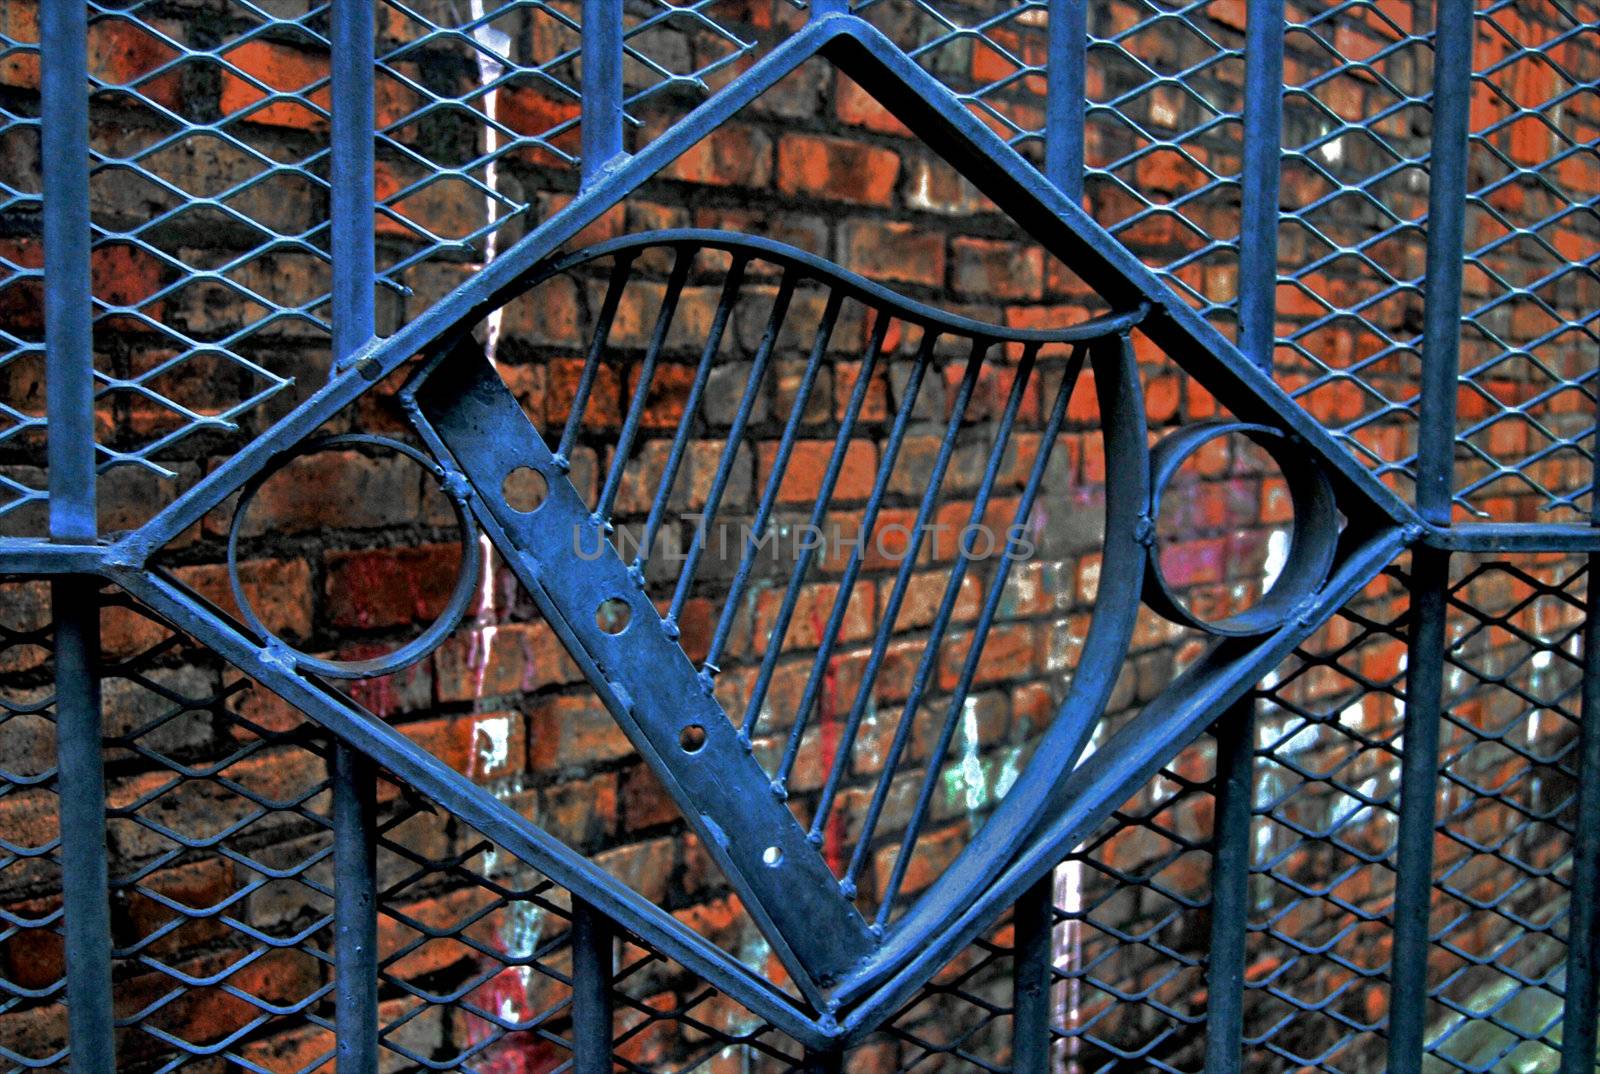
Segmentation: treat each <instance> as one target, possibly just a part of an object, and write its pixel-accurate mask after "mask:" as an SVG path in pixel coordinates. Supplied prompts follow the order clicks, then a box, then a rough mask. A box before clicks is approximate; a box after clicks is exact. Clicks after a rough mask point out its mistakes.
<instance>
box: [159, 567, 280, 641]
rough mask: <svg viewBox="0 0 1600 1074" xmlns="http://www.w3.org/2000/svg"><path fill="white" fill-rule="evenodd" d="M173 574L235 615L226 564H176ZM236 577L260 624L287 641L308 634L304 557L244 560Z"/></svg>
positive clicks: (235, 610)
mask: <svg viewBox="0 0 1600 1074" xmlns="http://www.w3.org/2000/svg"><path fill="white" fill-rule="evenodd" d="M175 573H176V574H177V576H178V578H179V580H180V581H182V582H184V583H185V584H187V585H189V586H191V587H193V589H194V591H195V592H196V593H199V594H200V595H201V596H202V597H204V598H206V599H207V600H209V601H211V602H212V603H213V604H216V605H217V606H219V607H221V608H223V609H224V610H227V611H229V612H232V613H234V614H237V609H236V608H235V606H234V601H233V588H232V586H231V585H230V584H229V581H228V569H227V567H226V566H224V565H222V564H215V565H208V566H200V567H180V568H179V569H178V570H177V571H176V572H175ZM239 580H240V583H241V584H242V587H243V589H244V595H245V599H246V600H247V601H249V602H250V606H251V608H252V609H254V610H255V613H256V616H257V617H258V618H259V619H260V620H261V623H262V625H263V626H265V627H266V628H267V629H268V630H270V631H272V632H273V633H274V634H276V635H278V636H279V637H281V638H285V639H289V640H299V639H303V638H307V637H310V635H311V568H310V567H308V566H307V565H306V563H305V561H304V560H298V559H292V560H285V559H249V560H245V561H244V562H242V563H240V564H239Z"/></svg>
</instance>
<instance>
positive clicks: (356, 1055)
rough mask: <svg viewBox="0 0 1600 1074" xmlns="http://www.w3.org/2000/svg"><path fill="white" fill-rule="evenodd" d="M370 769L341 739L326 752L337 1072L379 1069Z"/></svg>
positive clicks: (372, 780)
mask: <svg viewBox="0 0 1600 1074" xmlns="http://www.w3.org/2000/svg"><path fill="white" fill-rule="evenodd" d="M375 779H376V777H375V773H374V769H373V765H372V762H371V761H370V760H369V759H368V758H367V757H365V756H363V755H362V754H361V753H359V752H357V751H356V750H354V749H351V748H350V747H349V746H345V745H343V744H340V745H338V746H337V747H335V749H334V751H333V801H332V804H331V806H330V813H331V816H332V820H333V871H334V880H335V883H334V887H333V896H334V901H333V927H334V959H335V966H334V974H335V981H336V983H337V985H338V990H339V992H338V998H337V1000H336V1006H335V1008H334V1026H335V1047H336V1056H337V1058H336V1066H337V1068H338V1070H339V1074H375V1072H376V1071H377V1069H378V892H377V882H376V873H377V855H376V843H375V841H374V838H373V833H374V831H376V826H377V804H376V795H375V794H374V790H375Z"/></svg>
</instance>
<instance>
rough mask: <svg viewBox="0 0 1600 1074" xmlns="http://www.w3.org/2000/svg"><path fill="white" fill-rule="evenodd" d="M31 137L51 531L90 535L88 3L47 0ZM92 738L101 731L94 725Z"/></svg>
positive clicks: (68, 536)
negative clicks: (39, 198)
mask: <svg viewBox="0 0 1600 1074" xmlns="http://www.w3.org/2000/svg"><path fill="white" fill-rule="evenodd" d="M39 30H40V42H41V44H40V50H41V53H42V56H41V59H42V61H43V64H42V66H43V71H42V78H41V85H40V115H39V139H40V154H39V155H40V159H41V162H42V165H43V168H44V314H45V405H46V407H47V409H48V412H49V418H50V426H49V440H48V446H47V449H46V450H47V453H48V461H49V467H50V535H51V536H52V537H55V538H56V539H58V540H88V539H92V538H93V537H94V536H95V532H96V529H97V522H96V518H95V490H94V484H95V482H94V476H95V475H94V469H95V468H94V452H95V446H94V346H93V343H92V342H91V338H90V318H91V317H92V315H93V309H94V306H93V303H92V302H91V301H90V295H91V285H90V282H89V61H88V10H87V8H86V7H85V6H84V5H83V4H82V3H81V2H80V0H45V3H44V4H43V5H42V7H41V9H40V12H39ZM95 735H96V740H97V741H98V738H99V731H98V730H96V732H95Z"/></svg>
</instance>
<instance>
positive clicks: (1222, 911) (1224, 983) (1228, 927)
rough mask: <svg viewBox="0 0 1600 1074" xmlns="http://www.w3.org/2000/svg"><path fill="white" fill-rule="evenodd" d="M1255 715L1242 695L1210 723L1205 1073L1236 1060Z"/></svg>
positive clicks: (1228, 1070) (1228, 1072)
mask: <svg viewBox="0 0 1600 1074" xmlns="http://www.w3.org/2000/svg"><path fill="white" fill-rule="evenodd" d="M1255 715H1256V711H1255V699H1254V698H1252V697H1247V698H1245V699H1244V700H1243V701H1241V702H1239V703H1238V704H1236V705H1234V706H1233V708H1231V709H1230V710H1229V711H1228V713H1227V715H1225V716H1224V717H1223V718H1222V719H1221V720H1218V721H1217V726H1216V732H1217V783H1216V786H1217V804H1216V814H1215V815H1216V820H1215V822H1214V823H1215V825H1216V844H1215V850H1214V857H1213V858H1212V864H1211V957H1210V961H1209V962H1208V963H1207V966H1206V995H1207V997H1208V998H1207V1000H1206V1065H1205V1070H1206V1074H1237V1072H1238V1071H1239V1070H1241V1069H1242V1067H1243V1062H1244V1044H1243V1042H1244V968H1245V937H1246V933H1247V927H1246V923H1247V921H1248V915H1249V912H1250V821H1251V817H1252V808H1251V807H1252V806H1253V805H1254V804H1255V797H1254V794H1255V786H1254V784H1255V780H1254V776H1255V730H1256V721H1255Z"/></svg>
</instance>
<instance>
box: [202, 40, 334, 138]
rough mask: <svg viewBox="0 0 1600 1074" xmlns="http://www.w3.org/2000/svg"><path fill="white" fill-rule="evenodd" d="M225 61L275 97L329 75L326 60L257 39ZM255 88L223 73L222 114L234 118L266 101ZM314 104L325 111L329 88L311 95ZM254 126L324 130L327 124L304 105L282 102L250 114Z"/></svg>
mask: <svg viewBox="0 0 1600 1074" xmlns="http://www.w3.org/2000/svg"><path fill="white" fill-rule="evenodd" d="M223 59H224V60H226V61H227V62H228V63H229V64H231V65H232V66H233V67H237V68H238V69H239V70H240V71H242V72H244V73H245V74H246V75H248V76H250V77H251V78H253V79H255V80H256V81H257V82H260V83H261V84H263V85H265V86H266V87H267V88H268V89H269V90H270V91H272V92H273V93H298V92H300V91H302V90H304V89H305V88H306V87H307V86H309V85H311V84H312V83H313V82H316V81H317V80H318V79H322V78H326V77H327V75H328V61H327V58H326V57H322V56H314V55H312V54H310V53H307V52H302V51H301V50H299V49H296V48H291V47H290V46H288V45H280V44H278V43H277V42H274V41H263V40H261V39H259V38H258V39H254V40H250V41H246V42H245V43H244V44H242V45H240V46H238V47H237V48H233V49H229V50H228V51H227V52H225V53H223ZM266 97H267V94H266V93H263V92H262V91H261V90H260V89H257V88H256V86H255V85H254V84H253V83H251V82H248V81H246V80H245V79H244V78H241V77H240V76H239V75H238V74H236V73H234V72H233V71H232V70H229V69H227V68H224V69H223V73H222V97H221V101H220V105H221V108H222V114H223V115H225V116H231V115H234V114H235V113H237V112H241V111H243V110H244V109H246V108H249V107H251V106H252V105H255V104H256V103H257V102H259V101H262V100H265V99H266ZM311 101H312V102H313V103H314V104H316V105H318V106H319V107H321V108H323V109H327V107H328V104H329V96H328V87H327V86H323V88H322V89H320V90H318V91H317V92H316V93H314V94H312V95H311ZM247 118H248V120H249V122H251V123H260V124H263V125H265V126H272V127H298V128H302V129H308V130H310V129H317V130H320V129H324V128H326V127H327V125H328V121H327V120H326V119H325V118H323V117H322V116H320V115H318V114H317V113H316V112H313V111H312V110H311V109H309V108H307V107H306V106H305V105H302V104H296V103H294V102H292V101H280V102H278V103H275V104H269V105H267V106H266V107H265V108H260V109H258V110H256V111H254V112H251V113H250V115H249V116H248V117H247Z"/></svg>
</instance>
